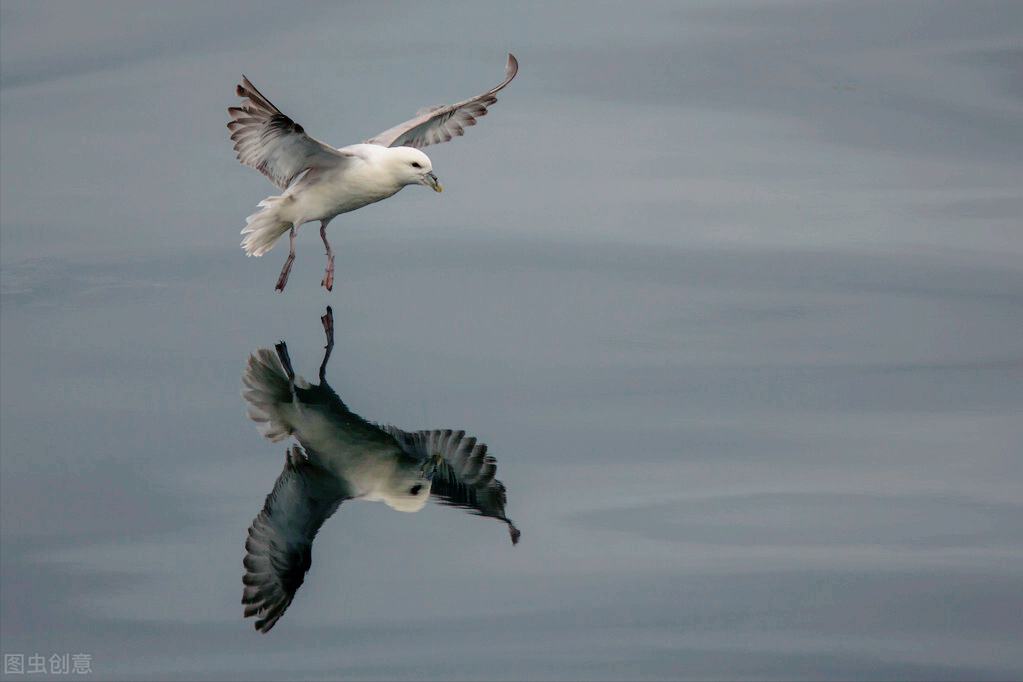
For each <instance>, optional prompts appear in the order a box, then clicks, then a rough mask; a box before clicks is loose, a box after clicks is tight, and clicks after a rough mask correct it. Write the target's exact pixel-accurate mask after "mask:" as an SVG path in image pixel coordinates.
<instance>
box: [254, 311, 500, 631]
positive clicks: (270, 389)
mask: <svg viewBox="0 0 1023 682" xmlns="http://www.w3.org/2000/svg"><path fill="white" fill-rule="evenodd" d="M332 321H333V316H332V313H331V310H330V308H327V315H325V316H324V317H323V323H324V329H325V330H326V331H327V348H326V353H325V354H324V358H323V363H322V364H321V365H320V375H319V376H320V383H319V384H317V385H311V384H309V382H307V381H306V380H305V379H303V378H302V377H301V376H296V375H295V372H294V370H293V369H292V366H291V359H290V358H289V356H288V347H287V345H286V344H284V343H283V342H281V343H278V344H277V346H276V347H275V351H271V350H269V349H266V348H260V349H258V350H256V351H255V352H254V353H252V355H250V356H249V360H248V366H247V367H246V368H245V374H244V375H243V377H242V381H243V383H244V384H245V386H246V389H245V390H244V391H243V395H244V396H245V399H246V400H247V401H248V408H247V410H246V413H247V414H248V416H249V417H250V418H251V419H252V420H253V421H256V422H258V423H259V432H260V433H261V434H262V435H263V436H265V437H267V438H269V439H270V440H271V441H275V442H276V441H279V440H282V439H284V438H286V437H287V436H289V435H291V436H294V437H295V439H296V440H298V442H299V443H300V444H301V447H299V446H298V445H294V446H292V447H291V448H289V450H288V452H287V456H286V459H285V462H284V471H282V472H281V475H280V476H278V477H277V482H276V483H275V484H274V487H273V490H272V491H271V492H270V494H269V495H267V497H266V503H265V504H264V506H263V511H261V512H260V513H259V515H258V516H257V517H256V518H255V520H253V522H252V526H250V528H249V537H248V539H247V540H246V542H245V549H246V550H247V554H246V557H245V562H244V563H245V569H246V571H245V577H244V578H243V582H244V583H245V590H244V592H243V594H242V603H243V604H245V616H246V617H249V616H256V617H257V620H256V629H257V630H260V631H262V632H267V631H269V630H270V628H272V627H273V626H274V624H275V623H276V622H277V620H278V619H279V618H280V617H281V616H282V615H283V614H284V611H285V610H286V609H287V608H288V605H289V604H291V600H292V599H293V598H294V596H295V591H296V590H298V588H299V586H300V585H301V584H302V582H303V580H304V579H305V574H306V572H307V571H308V570H309V567H310V565H311V562H312V556H311V550H312V543H313V538H315V537H316V532H317V531H318V530H319V529H320V526H322V525H323V522H324V521H326V520H327V519H328V518H330V516H331V515H332V514H333V513H334V512H335V511H336V510H337V508H338V506H339V505H340V504H341V503H342V502H344V501H345V500H349V499H353V498H362V499H367V500H383V501H384V502H386V503H387V504H388V505H389V506H391V507H392V508H394V509H398V510H400V511H407V512H414V511H419V510H420V509H422V508H423V506H424V505H425V504H426V500H427V498H428V497H430V495H433V496H434V497H435V498H436V499H437V500H438V501H439V502H441V503H442V504H447V505H452V506H457V507H462V508H465V509H468V510H470V511H473V512H474V513H476V514H480V515H482V516H490V517H494V518H497V519H500V520H502V521H504V522H505V523H506V524H507V525H508V532H509V533H510V535H511V540H512V543H513V544H515V543H517V542H518V540H519V535H520V533H519V530H518V529H517V528H516V527H515V525H514V524H513V523H512V521H511V520H510V519H509V518H508V517H507V516H505V513H504V505H505V501H506V497H505V488H504V485H503V484H502V483H501V482H500V481H498V480H497V479H495V478H494V475H495V473H496V468H497V464H496V461H495V460H494V458H493V457H491V456H490V455H488V454H487V447H486V446H485V445H483V444H481V443H477V442H476V439H475V438H471V437H466V436H465V433H464V432H463V431H450V430H445V431H415V432H411V433H409V432H405V431H402V430H401V429H397V428H395V427H393V426H382V427H381V426H377V425H375V424H371V423H369V422H367V421H366V420H365V419H363V418H362V417H360V416H359V415H357V414H355V413H354V412H352V411H351V410H349V409H348V408H347V407H346V406H345V404H344V403H343V402H342V401H341V398H340V397H338V395H337V394H336V393H335V392H334V391H333V390H332V389H331V388H330V386H329V385H328V384H327V382H326V380H325V378H324V373H325V371H326V365H327V360H328V359H329V357H330V352H331V349H332V346H333V324H332Z"/></svg>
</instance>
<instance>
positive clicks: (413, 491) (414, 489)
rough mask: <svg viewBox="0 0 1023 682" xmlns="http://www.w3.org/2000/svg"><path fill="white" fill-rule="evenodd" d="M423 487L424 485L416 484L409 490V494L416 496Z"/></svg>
mask: <svg viewBox="0 0 1023 682" xmlns="http://www.w3.org/2000/svg"><path fill="white" fill-rule="evenodd" d="M422 489H423V486H421V485H414V486H412V489H411V490H409V491H408V494H409V495H412V496H416V495H418V494H419V491H420V490H422Z"/></svg>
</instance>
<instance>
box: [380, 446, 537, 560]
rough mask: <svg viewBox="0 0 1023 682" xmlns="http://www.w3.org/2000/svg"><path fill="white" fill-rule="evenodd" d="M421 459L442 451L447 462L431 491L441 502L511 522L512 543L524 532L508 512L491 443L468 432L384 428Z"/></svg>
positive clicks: (438, 468) (442, 465)
mask: <svg viewBox="0 0 1023 682" xmlns="http://www.w3.org/2000/svg"><path fill="white" fill-rule="evenodd" d="M384 429H385V430H386V431H388V432H389V433H390V434H391V435H393V436H394V437H395V438H397V439H398V442H399V443H402V444H403V445H404V446H405V448H406V450H408V451H409V452H410V454H413V455H414V456H416V457H419V458H427V457H432V456H434V455H436V454H438V453H439V454H440V456H441V457H442V458H443V461H442V462H441V463H440V465H438V467H437V469H436V471H435V473H434V475H433V485H432V487H431V490H430V494H431V495H432V496H433V497H435V498H437V501H438V502H440V503H441V504H446V505H450V506H452V507H461V508H463V509H469V510H471V511H472V512H473V513H475V514H479V515H481V516H489V517H492V518H495V519H500V520H501V521H504V522H505V523H506V524H508V534H509V535H511V541H512V544H513V545H514V544H517V543H518V541H519V536H520V535H522V533H521V532H519V529H518V528H516V527H515V524H514V523H512V520H511V519H509V518H508V517H507V516H506V515H505V513H504V505H505V504H506V503H507V501H508V499H507V495H506V494H505V488H504V484H503V483H501V482H500V481H499V480H497V479H496V478H494V475H495V474H496V473H497V460H496V459H494V458H493V457H492V456H491V455H488V454H487V446H486V445H484V444H483V443H477V442H476V439H475V438H472V437H471V436H470V437H466V435H465V431H452V430H451V429H445V430H443V431H441V430H438V431H415V432H413V433H408V432H405V431H402V430H401V429H397V428H395V427H393V426H386V427H384Z"/></svg>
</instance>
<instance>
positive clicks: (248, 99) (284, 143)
mask: <svg viewBox="0 0 1023 682" xmlns="http://www.w3.org/2000/svg"><path fill="white" fill-rule="evenodd" d="M237 93H238V96H239V97H243V98H244V101H243V102H242V103H241V105H239V106H236V107H230V108H229V109H228V110H227V113H229V114H230V115H231V120H230V121H228V123H227V127H228V128H229V129H230V130H231V139H232V140H234V149H235V151H236V152H238V160H239V161H241V162H242V163H244V164H245V165H246V166H252V167H253V168H255V169H256V170H258V171H259V172H260V173H262V174H263V175H265V176H266V177H268V178H270V181H271V182H273V184H275V185H277V186H278V187H280V188H281V189H287V187H288V185H290V184H291V183H292V181H293V180H294V179H295V178H296V177H297V176H298V175H299V174H300V173H301V172H302V171H304V170H307V169H310V168H332V167H337V166H339V165H341V164H343V163H345V162H346V160H347V159H348V158H349V157H348V156H347V155H345V154H342V153H341V152H339V151H338V150H336V149H334V148H333V147H329V146H327V145H325V144H323V143H322V142H320V141H319V140H314V139H313V138H311V137H309V136H308V135H306V133H305V129H303V128H302V126H300V125H299V124H297V123H295V122H294V121H292V120H291V119H290V118H288V117H287V116H286V115H284V114H283V113H282V112H281V110H280V109H278V108H277V107H275V106H274V105H273V104H271V103H270V100H268V99H267V98H266V97H263V95H261V94H260V93H259V90H256V88H255V87H254V86H253V85H252V83H250V82H249V79H248V78H246V77H245V76H242V83H241V85H239V86H238V89H237Z"/></svg>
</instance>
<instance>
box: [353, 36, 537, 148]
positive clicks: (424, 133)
mask: <svg viewBox="0 0 1023 682" xmlns="http://www.w3.org/2000/svg"><path fill="white" fill-rule="evenodd" d="M518 70H519V62H518V60H516V59H515V57H514V56H513V55H510V54H509V55H508V62H507V64H506V65H505V67H504V82H503V83H501V84H500V85H498V86H497V87H496V88H492V89H490V90H487V91H486V92H484V93H483V94H481V95H476V96H475V97H470V98H469V99H467V100H465V101H463V102H458V103H457V104H449V105H447V106H436V107H429V108H427V109H422V110H420V111H419V113H418V114H417V115H416V117H415V118H413V119H411V120H408V121H405V122H404V123H401V124H398V125H396V126H394V127H393V128H390V129H389V130H385V131H384V132H382V133H380V134H379V135H377V136H376V137H373V138H371V139H369V140H366V143H367V144H377V145H380V146H382V147H415V148H417V149H418V148H420V147H426V146H429V145H431V144H438V143H440V142H447V141H448V140H450V139H451V138H453V137H458V136H459V135H463V134H464V133H465V129H466V128H468V127H469V126H472V125H476V119H477V118H479V117H480V116H483V115H485V114H486V113H487V107H488V106H490V105H491V104H493V103H494V102H496V101H497V97H496V96H495V95H496V93H497V91H498V90H500V89H501V88H503V87H504V86H506V85H508V83H510V82H511V80H512V78H515V74H516V73H518Z"/></svg>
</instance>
